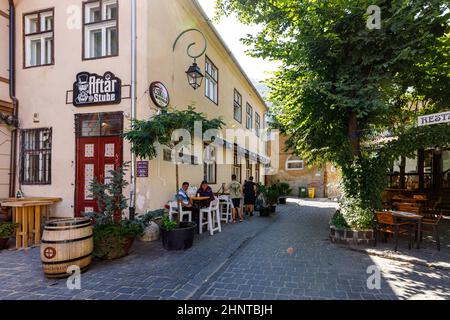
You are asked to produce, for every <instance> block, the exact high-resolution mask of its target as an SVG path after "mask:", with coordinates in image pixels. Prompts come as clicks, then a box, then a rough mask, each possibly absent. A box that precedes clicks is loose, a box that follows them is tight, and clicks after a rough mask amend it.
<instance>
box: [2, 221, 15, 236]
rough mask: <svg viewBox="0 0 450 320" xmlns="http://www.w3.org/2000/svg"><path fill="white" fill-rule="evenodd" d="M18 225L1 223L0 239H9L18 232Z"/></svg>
mask: <svg viewBox="0 0 450 320" xmlns="http://www.w3.org/2000/svg"><path fill="white" fill-rule="evenodd" d="M17 226H18V224H17V223H12V222H0V238H9V237H12V236H13V235H14V233H15V232H16V229H17Z"/></svg>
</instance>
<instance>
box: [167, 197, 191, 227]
mask: <svg viewBox="0 0 450 320" xmlns="http://www.w3.org/2000/svg"><path fill="white" fill-rule="evenodd" d="M175 214H177V215H178V214H179V215H180V221H183V219H184V216H187V217H188V221H189V222H192V211H183V207H182V205H181V202H178V201H169V219H170V220H173V216H174V215H175Z"/></svg>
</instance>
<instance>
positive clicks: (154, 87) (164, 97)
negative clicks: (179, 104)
mask: <svg viewBox="0 0 450 320" xmlns="http://www.w3.org/2000/svg"><path fill="white" fill-rule="evenodd" d="M150 98H151V99H152V101H153V103H154V104H156V106H158V107H160V108H167V107H168V106H169V103H170V97H169V91H168V90H167V88H166V86H165V85H163V84H162V83H161V82H159V81H155V82H152V84H150Z"/></svg>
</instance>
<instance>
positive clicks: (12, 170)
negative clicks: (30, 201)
mask: <svg viewBox="0 0 450 320" xmlns="http://www.w3.org/2000/svg"><path fill="white" fill-rule="evenodd" d="M9 97H10V99H11V101H12V103H13V118H14V129H13V131H12V132H11V157H10V167H9V196H10V197H15V196H16V195H15V192H16V172H17V168H16V163H17V135H18V119H19V100H18V99H17V97H16V7H15V5H14V0H9Z"/></svg>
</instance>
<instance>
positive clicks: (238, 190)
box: [227, 174, 244, 223]
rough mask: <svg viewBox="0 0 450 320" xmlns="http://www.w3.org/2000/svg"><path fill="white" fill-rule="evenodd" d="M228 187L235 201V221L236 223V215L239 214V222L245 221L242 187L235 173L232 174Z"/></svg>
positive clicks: (232, 199)
mask: <svg viewBox="0 0 450 320" xmlns="http://www.w3.org/2000/svg"><path fill="white" fill-rule="evenodd" d="M227 189H228V190H229V191H230V198H231V201H232V202H233V223H236V216H237V215H238V216H239V222H242V221H244V216H243V214H242V212H241V210H240V209H241V197H242V187H241V184H240V183H239V181H237V177H236V175H235V174H233V175H232V176H231V182H230V183H229V184H228V187H227Z"/></svg>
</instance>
